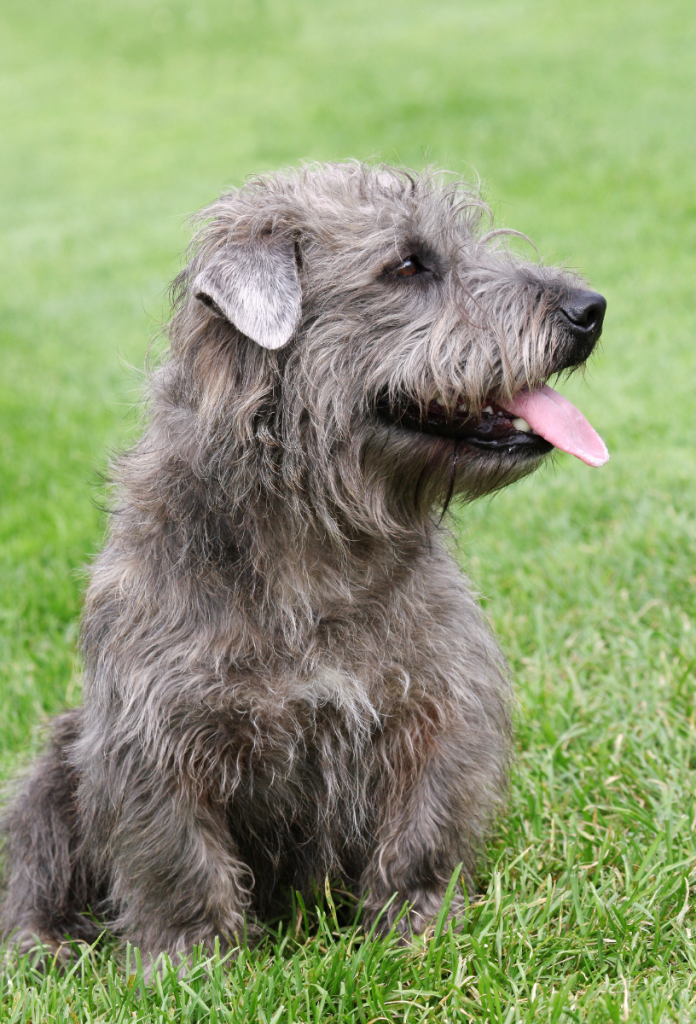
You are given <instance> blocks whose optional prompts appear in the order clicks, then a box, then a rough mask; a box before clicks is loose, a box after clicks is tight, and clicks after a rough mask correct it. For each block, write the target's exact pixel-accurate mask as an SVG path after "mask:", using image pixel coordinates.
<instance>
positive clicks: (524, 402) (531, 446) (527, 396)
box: [377, 385, 609, 466]
mask: <svg viewBox="0 0 696 1024" xmlns="http://www.w3.org/2000/svg"><path fill="white" fill-rule="evenodd" d="M377 410H378V413H379V415H380V416H381V417H382V419H384V420H386V421H387V422H389V423H391V424H394V425H395V426H398V427H402V428H404V429H406V430H413V431H418V432H419V433H422V434H434V435H436V436H437V437H444V438H448V439H450V440H454V441H457V442H459V443H460V444H464V445H466V446H467V447H471V448H477V449H480V450H483V451H507V452H508V453H510V454H518V455H520V456H530V457H531V456H536V457H540V456H542V455H545V454H546V453H547V452H550V451H551V450H552V449H553V448H560V449H561V451H565V452H569V453H570V454H571V455H575V456H577V458H579V459H582V461H583V462H585V463H587V465H589V466H602V465H604V463H605V462H606V461H607V459H608V458H609V453H608V452H607V449H606V445H605V444H604V442H603V441H602V439H601V437H600V436H599V434H597V432H596V431H595V430H594V428H593V427H592V426H591V425H590V424H589V423H588V421H587V420H586V419H585V417H584V416H583V415H582V413H581V412H580V411H579V410H578V409H576V408H575V406H574V405H573V404H572V402H569V401H568V399H567V398H564V397H563V395H560V394H559V393H558V392H557V391H554V390H553V388H550V387H549V386H548V385H545V386H544V387H543V388H541V389H539V390H537V391H527V390H525V391H521V392H519V393H518V394H517V395H516V397H515V398H513V399H510V400H509V401H505V402H503V403H502V404H501V400H499V401H493V400H491V401H489V402H487V403H486V405H485V406H484V408H483V411H482V412H481V413H480V414H472V413H471V411H470V409H469V407H468V406H467V404H466V401H465V399H463V398H459V399H458V400H457V403H456V405H455V407H454V409H452V408H451V406H450V407H448V406H447V405H446V404H445V403H444V402H443V401H442V399H441V398H440V397H439V396H438V395H435V396H433V397H432V398H431V399H430V401H429V402H428V403H427V404H423V405H422V404H421V403H419V402H418V401H417V400H415V399H413V398H411V397H410V396H408V395H404V396H403V397H402V398H400V399H397V400H396V401H395V400H393V399H392V400H390V399H389V396H388V394H387V393H386V392H385V393H383V394H382V395H381V397H380V399H379V401H378V403H377Z"/></svg>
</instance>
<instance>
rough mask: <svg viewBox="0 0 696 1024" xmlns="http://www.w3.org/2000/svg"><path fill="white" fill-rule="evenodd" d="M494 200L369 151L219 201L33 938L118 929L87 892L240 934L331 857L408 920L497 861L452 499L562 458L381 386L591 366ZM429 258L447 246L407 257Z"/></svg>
mask: <svg viewBox="0 0 696 1024" xmlns="http://www.w3.org/2000/svg"><path fill="white" fill-rule="evenodd" d="M487 216H488V214H487V211H486V208H485V206H484V204H483V203H482V201H481V199H480V198H479V196H478V194H476V193H475V192H473V191H471V190H469V189H468V188H467V187H466V186H464V185H463V184H462V183H460V182H457V181H450V180H448V179H446V178H444V177H442V176H439V175H436V174H428V173H426V174H424V175H421V176H417V175H415V174H410V173H407V172H404V171H399V170H394V169H391V168H388V167H378V168H372V167H368V166H365V165H362V164H357V163H356V164H345V165H329V166H319V167H312V168H307V169H304V170H302V171H299V172H292V173H287V174H278V175H272V176H268V177H261V178H256V179H254V180H252V181H250V182H249V183H248V184H247V185H246V186H244V187H243V188H242V189H240V190H238V191H231V192H229V193H227V194H225V195H223V196H222V198H221V199H220V200H219V201H218V202H216V203H214V204H213V205H212V206H211V207H210V208H209V209H207V210H205V211H203V214H202V215H201V221H200V222H201V225H202V226H201V228H200V232H199V234H198V235H197V237H196V239H195V240H194V243H193V245H192V251H191V257H190V262H189V264H188V266H187V267H186V269H185V270H184V271H183V273H182V274H181V275H180V276H179V278H178V279H177V281H176V282H175V285H174V292H173V296H174V309H175V312H174V316H173V319H172V321H171V325H170V341H171V346H170V350H169V355H168V358H167V359H166V360H164V361H163V362H162V363H161V365H159V366H158V368H156V369H155V370H154V371H153V372H152V373H151V375H150V378H149V392H150V399H151V403H150V417H149V424H148V427H147V430H146V432H145V434H144V436H143V438H142V439H141V441H140V442H139V443H138V444H137V445H136V446H135V447H134V448H133V449H132V450H131V451H130V452H129V453H127V454H126V455H124V456H123V457H122V458H121V459H120V460H119V461H118V462H117V464H116V466H115V467H114V477H115V487H116V492H115V493H116V498H115V503H114V510H113V517H112V521H111V529H110V534H109V538H108V540H107V543H106V546H105V548H104V550H103V552H102V553H101V555H100V556H99V557H98V558H97V560H96V562H95V564H94V566H93V569H92V575H91V582H90V585H89V589H88V592H87V597H86V604H85V611H84V618H83V623H82V640H81V643H82V651H83V655H84V663H85V673H84V700H83V704H82V706H81V707H80V708H77V709H75V710H73V711H68V712H66V713H65V714H64V715H62V716H60V717H59V718H58V719H56V721H55V723H54V726H53V739H52V743H51V745H50V746H49V748H48V750H47V752H46V753H45V754H44V756H43V758H42V759H41V760H39V761H38V762H37V763H36V765H35V766H34V768H33V769H32V771H31V772H30V773H29V774H28V775H27V776H26V778H25V779H24V780H23V781H22V782H21V783H20V784H19V786H18V789H17V791H16V795H15V797H14V799H13V801H12V803H11V804H10V806H9V807H8V809H7V811H6V814H5V820H4V832H5V836H6V843H7V847H6V849H7V855H6V861H7V865H6V888H5V895H4V904H3V908H2V928H3V933H4V934H5V935H6V936H7V935H10V934H11V933H13V934H14V935H15V941H16V942H18V943H19V944H20V946H21V944H22V943H23V944H24V945H25V946H26V944H27V943H29V942H31V941H33V939H32V937H33V936H38V937H39V938H40V939H41V940H42V941H44V942H54V943H58V942H60V941H61V939H62V938H63V937H64V935H65V934H69V935H71V936H73V937H80V938H90V937H93V936H94V935H96V934H97V932H98V930H99V927H100V925H99V923H98V922H96V923H95V921H94V920H93V918H92V917H90V916H88V915H87V912H88V911H90V910H91V912H92V913H93V914H94V915H96V917H97V918H98V919H103V920H105V921H106V922H107V923H108V924H109V926H110V927H111V928H112V929H114V930H115V931H116V932H117V933H118V934H119V935H120V936H122V937H123V939H124V940H125V939H128V940H130V941H131V942H132V943H135V944H136V945H138V946H140V947H141V948H143V949H144V950H147V951H149V952H150V953H152V954H156V953H158V952H159V951H162V950H166V951H168V952H169V953H172V954H173V953H179V952H180V953H186V952H188V951H189V950H190V949H191V947H192V946H193V944H195V943H204V944H205V945H206V946H207V947H208V948H211V947H212V945H213V942H214V939H215V936H220V937H221V938H222V939H223V942H229V943H233V942H236V941H237V939H238V938H239V937H241V936H243V935H244V933H245V931H246V933H247V934H248V935H250V936H253V935H254V933H255V921H256V920H257V919H258V918H259V916H263V915H264V914H266V913H267V912H268V910H269V908H271V906H273V905H274V903H275V901H276V900H277V897H278V894H279V892H280V891H281V889H282V887H283V886H296V887H298V888H300V889H305V890H306V889H307V887H308V886H310V885H311V883H312V882H313V881H318V882H322V881H323V879H324V877H325V876H326V874H327V873H328V874H329V875H332V876H338V877H341V878H343V879H344V881H345V882H346V884H349V885H351V886H352V887H353V888H354V890H355V891H356V892H357V893H358V894H360V895H361V896H364V897H365V901H366V902H365V913H366V919H367V922H368V923H370V922H372V921H373V920H374V919H375V917H376V916H377V915H378V913H379V912H380V910H381V909H382V908H383V906H384V904H385V903H386V902H387V901H388V900H389V898H390V897H391V896H392V895H393V894H394V893H396V894H397V899H396V900H395V901H394V902H393V903H392V904H391V906H390V908H389V910H388V912H387V913H386V914H385V915H384V918H383V921H382V927H383V928H389V927H390V925H391V923H392V922H393V920H394V918H395V916H396V914H397V913H398V911H399V909H400V907H401V906H402V905H403V902H404V901H408V902H409V903H410V905H411V910H410V913H409V914H408V915H407V916H406V917H405V918H404V919H403V920H402V922H401V924H400V927H401V928H402V930H403V931H404V933H408V930H409V928H412V929H413V930H415V931H421V930H422V929H423V928H424V927H425V926H426V924H427V922H428V921H430V920H431V919H432V918H433V916H434V915H435V914H437V912H438V909H439V906H440V903H441V900H442V896H443V893H444V890H445V887H446V885H447V882H448V880H449V878H450V876H451V873H452V871H453V870H454V868H455V866H456V865H457V864H458V863H459V862H463V864H464V877H465V881H466V884H467V886H469V887H472V886H473V885H474V879H475V873H476V867H477V864H478V862H479V858H480V856H481V853H482V846H483V842H484V839H485V837H486V835H487V834H488V833H489V830H490V828H491V825H492V823H493V822H494V821H495V819H496V816H497V815H498V814H499V813H500V811H501V810H502V808H503V806H504V800H505V791H506V769H507V766H508V762H509V756H510V705H511V688H510V683H509V680H508V675H507V669H506V666H505V663H504V660H503V657H502V655H501V653H500V651H499V649H498V647H497V645H496V643H495V641H494V639H493V637H492V636H491V633H490V632H489V630H488V628H487V627H486V625H485V624H484V622H483V620H482V618H481V615H480V613H479V611H478V609H477V607H476V603H475V601H474V598H473V596H472V594H471V592H470V589H469V586H468V584H467V581H466V579H465V577H464V576H463V575H462V573H461V572H460V570H459V568H458V566H457V564H456V563H455V561H454V559H453V558H452V556H451V555H450V554H449V553H448V550H447V545H446V543H445V537H444V534H443V532H442V530H441V529H440V527H439V525H438V523H439V520H440V518H441V515H442V506H443V504H446V503H447V502H448V501H449V498H450V497H451V495H452V493H455V494H458V495H461V496H464V497H466V498H472V497H476V496H478V495H481V494H484V493H487V492H490V491H492V490H494V489H496V488H498V487H501V486H503V485H505V484H508V483H510V482H512V481H513V480H515V479H518V478H519V477H521V476H523V475H524V474H526V473H528V472H530V471H531V470H532V469H534V468H535V467H536V466H537V465H538V464H539V463H540V461H541V455H534V456H530V455H523V454H521V452H520V451H519V450H516V449H514V448H510V449H509V450H508V449H506V448H500V449H497V450H495V451H485V450H480V449H477V448H476V447H471V446H470V445H469V444H468V443H466V442H461V441H457V440H454V439H452V438H449V437H439V436H436V435H433V434H429V433H422V432H419V431H418V430H412V429H406V428H405V427H404V426H403V425H400V424H399V423H398V422H394V421H393V420H385V419H383V418H382V417H381V415H380V412H379V408H380V405H379V403H380V401H381V402H384V401H386V402H387V403H388V408H390V409H394V408H398V407H399V405H398V403H399V402H400V401H401V399H402V397H403V396H404V395H408V396H409V397H410V398H412V400H413V401H414V402H415V403H416V405H417V406H419V407H420V408H421V409H422V410H427V408H428V403H429V402H430V401H431V400H432V398H433V396H434V395H436V394H439V396H440V401H441V402H442V403H443V406H444V407H445V409H446V410H447V414H448V415H450V414H453V410H455V409H456V403H457V399H458V398H460V397H461V396H464V398H465V400H466V404H467V406H468V408H469V409H470V410H471V415H472V416H474V415H478V414H480V412H481V410H482V409H483V407H484V406H485V405H486V403H487V402H489V401H490V400H491V399H492V398H496V397H498V398H500V397H509V396H512V395H514V394H515V393H517V392H518V391H519V390H520V389H522V388H524V387H531V388H535V387H539V386H541V385H542V384H543V383H544V382H545V381H546V380H547V378H548V377H549V376H550V375H551V374H552V373H553V372H555V371H556V370H558V369H560V368H562V367H563V366H568V365H570V363H572V362H573V359H572V352H571V353H570V355H569V345H571V342H570V341H569V338H568V335H567V332H564V329H563V324H562V320H561V319H559V317H558V315H557V311H558V309H559V306H560V303H561V301H562V298H563V296H564V295H566V294H569V293H572V292H573V289H575V288H576V287H577V285H578V282H577V280H576V279H574V278H572V277H571V276H570V275H568V274H567V273H565V272H562V271H560V270H558V269H553V268H544V267H542V266H540V265H538V264H536V263H535V264H527V263H524V262H522V261H521V260H520V259H519V258H517V257H516V256H514V255H513V254H511V253H510V252H509V251H507V249H506V248H505V243H504V239H503V240H501V238H500V236H499V235H498V234H497V233H496V234H492V235H489V236H487V237H486V238H483V237H482V236H481V232H480V224H481V221H482V218H486V217H487ZM259 253H264V257H263V259H262V260H261V262H259V259H258V254H259ZM414 253H418V254H420V258H421V259H422V260H424V261H425V262H426V263H427V267H426V268H425V269H423V272H422V273H420V274H416V275H415V276H413V277H412V278H402V277H400V276H399V275H398V274H397V273H396V269H395V268H396V267H397V266H398V265H399V264H401V263H402V261H403V260H404V259H405V258H406V257H409V256H411V255H412V254H414ZM269 254H270V255H269ZM295 254H296V256H295ZM295 258H297V263H295ZM274 261H275V262H274ZM288 261H290V263H289V262H288ZM269 268H270V270H271V272H270V273H269ZM274 268H277V275H276V276H275V277H274V272H273V271H274ZM294 281H297V282H299V285H300V286H301V292H302V308H301V317H300V318H299V320H298V318H297V316H296V307H295V298H294V291H293V289H294V285H293V282H294ZM276 286H277V287H276ZM200 295H202V296H203V298H204V299H206V300H207V301H208V302H210V301H212V302H213V303H214V304H215V306H216V307H217V310H211V309H210V308H208V307H207V306H206V305H204V304H202V302H200V301H197V298H196V296H200ZM262 296H263V297H264V302H261V301H260V300H261V297H262ZM271 296H272V299H271V298H270V297H271ZM279 296H281V297H282V296H284V297H285V298H284V301H280V302H279V301H278V298H279ZM266 298H268V302H266ZM264 303H265V304H264ZM271 307H272V308H271ZM269 308H271V312H270V314H268V315H267V316H265V313H264V311H268V309H269ZM240 310H242V312H241V313H240ZM250 310H251V311H250ZM235 324H236V326H234V325H235ZM243 331H246V332H247V334H248V335H250V336H251V338H255V341H254V340H250V337H248V336H245V334H244V333H243ZM291 337H292V340H291V341H290V343H289V344H286V343H287V342H288V341H289V339H290V338H291ZM256 342H258V344H257V343H256ZM281 345H285V347H283V348H278V346H281ZM571 347H572V346H571ZM274 348H277V349H278V350H277V351H273V349H274Z"/></svg>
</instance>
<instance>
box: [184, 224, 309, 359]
mask: <svg viewBox="0 0 696 1024" xmlns="http://www.w3.org/2000/svg"><path fill="white" fill-rule="evenodd" d="M193 294H194V295H195V297H196V298H197V299H198V300H199V301H200V302H203V303H204V304H205V305H206V306H208V307H210V309H212V310H213V312H215V313H216V314H217V315H218V316H221V317H223V318H224V319H225V320H229V322H230V323H231V324H234V326H235V327H236V328H237V330H239V331H241V332H242V334H246V336H247V337H248V338H251V339H252V341H255V342H256V343H257V344H259V345H262V346H263V348H282V347H283V345H287V343H288V342H289V341H290V339H291V338H292V336H293V334H294V333H295V331H296V330H297V325H298V324H299V322H300V309H301V305H302V292H301V289H300V279H299V275H298V273H297V263H296V260H295V247H294V244H293V242H292V240H291V239H289V238H277V237H274V236H273V235H266V236H262V237H261V238H258V239H253V240H252V241H249V242H243V243H241V244H235V243H230V244H229V245H227V246H226V247H225V248H224V249H222V250H221V251H220V252H218V253H216V255H215V256H214V257H213V259H212V260H211V261H210V263H209V264H208V265H207V267H205V269H204V270H202V271H201V272H200V274H198V275H197V276H196V278H195V280H194V282H193Z"/></svg>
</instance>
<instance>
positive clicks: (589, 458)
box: [499, 384, 609, 466]
mask: <svg viewBox="0 0 696 1024" xmlns="http://www.w3.org/2000/svg"><path fill="white" fill-rule="evenodd" d="M499 405H501V406H502V407H503V409H505V411H506V412H511V413H514V415H515V416H521V417H522V419H525V420H526V421H527V423H528V424H529V425H530V427H531V428H532V430H535V431H536V432H537V434H541V436H542V437H545V438H546V440H547V441H549V442H550V443H551V444H552V445H554V447H555V448H560V449H561V451H562V452H568V453H569V454H570V455H577V457H578V458H579V459H582V461H583V462H586V463H587V465H588V466H603V465H604V463H605V462H608V461H609V452H608V451H607V446H606V445H605V443H604V441H603V440H602V439H601V437H600V436H599V434H598V433H597V431H596V430H595V429H594V427H592V426H591V425H590V424H589V423H588V422H587V420H586V419H585V417H584V416H583V414H582V413H581V412H580V410H579V409H576V408H575V406H574V405H573V403H572V402H569V401H568V399H567V398H564V397H563V395H559V393H558V392H557V391H554V390H553V388H550V387H549V386H548V384H545V385H544V387H543V388H542V389H541V391H521V392H520V394H519V395H516V396H515V398H513V399H512V401H510V402H499Z"/></svg>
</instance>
